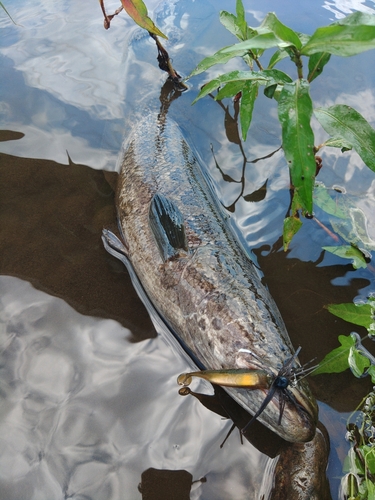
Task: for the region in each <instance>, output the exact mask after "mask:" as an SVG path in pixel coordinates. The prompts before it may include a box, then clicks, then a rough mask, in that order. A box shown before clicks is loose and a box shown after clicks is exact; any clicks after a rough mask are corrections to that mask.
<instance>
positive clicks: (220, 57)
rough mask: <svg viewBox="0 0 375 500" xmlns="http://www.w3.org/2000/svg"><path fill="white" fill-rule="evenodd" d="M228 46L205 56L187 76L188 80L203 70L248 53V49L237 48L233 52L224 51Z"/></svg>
mask: <svg viewBox="0 0 375 500" xmlns="http://www.w3.org/2000/svg"><path fill="white" fill-rule="evenodd" d="M227 48H228V47H224V48H223V49H220V50H218V51H217V52H215V54H213V55H212V56H208V57H205V58H204V59H202V61H201V62H200V63H199V64H198V65H197V67H196V68H195V69H193V71H192V72H191V73H190V75H189V76H188V77H187V80H188V79H189V78H191V77H192V76H195V75H199V74H200V73H203V71H206V70H207V69H208V68H211V66H214V65H215V64H225V63H227V62H228V61H229V60H230V59H232V58H233V57H241V56H243V55H244V54H246V50H244V49H243V50H237V51H234V52H231V53H229V54H228V53H224V52H223V51H224V49H227Z"/></svg>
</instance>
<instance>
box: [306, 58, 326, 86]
mask: <svg viewBox="0 0 375 500" xmlns="http://www.w3.org/2000/svg"><path fill="white" fill-rule="evenodd" d="M330 58H331V54H329V53H328V52H316V53H315V54H313V55H312V56H310V57H309V74H308V76H307V80H308V81H309V82H312V81H313V80H315V78H316V77H317V76H319V75H320V74H321V73H322V71H323V68H324V66H325V65H326V64H327V62H328V61H329V60H330Z"/></svg>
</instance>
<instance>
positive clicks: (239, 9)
mask: <svg viewBox="0 0 375 500" xmlns="http://www.w3.org/2000/svg"><path fill="white" fill-rule="evenodd" d="M236 14H237V19H236V24H237V26H238V28H239V30H240V32H241V34H242V37H241V39H242V40H245V39H246V37H247V22H246V19H245V9H244V6H243V3H242V0H237V1H236Z"/></svg>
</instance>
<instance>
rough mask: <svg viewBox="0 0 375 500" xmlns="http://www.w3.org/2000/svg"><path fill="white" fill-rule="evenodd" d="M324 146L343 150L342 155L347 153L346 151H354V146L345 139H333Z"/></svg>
mask: <svg viewBox="0 0 375 500" xmlns="http://www.w3.org/2000/svg"><path fill="white" fill-rule="evenodd" d="M323 146H330V147H332V148H341V153H345V151H350V150H351V149H353V146H352V145H351V144H349V143H348V141H346V140H345V139H341V137H331V138H330V139H328V140H327V141H326V142H325V143H323V144H322V147H323Z"/></svg>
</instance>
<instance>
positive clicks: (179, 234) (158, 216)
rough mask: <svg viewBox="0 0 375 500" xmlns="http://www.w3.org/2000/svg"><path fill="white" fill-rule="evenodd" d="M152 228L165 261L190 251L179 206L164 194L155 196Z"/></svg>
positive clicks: (151, 214) (150, 220) (151, 206)
mask: <svg viewBox="0 0 375 500" xmlns="http://www.w3.org/2000/svg"><path fill="white" fill-rule="evenodd" d="M149 223H150V228H151V230H152V232H153V234H154V237H155V240H156V243H157V245H158V247H159V251H160V254H161V256H162V258H163V260H164V261H166V260H168V259H170V258H171V257H174V256H175V255H177V254H178V251H179V250H185V252H187V250H188V244H187V238H186V232H185V225H184V218H183V216H182V214H181V212H180V210H179V209H178V207H177V205H176V204H175V203H174V202H173V201H171V200H170V199H168V198H166V197H165V196H163V195H162V194H159V193H157V194H155V195H154V196H153V198H152V200H151V204H150V211H149Z"/></svg>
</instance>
